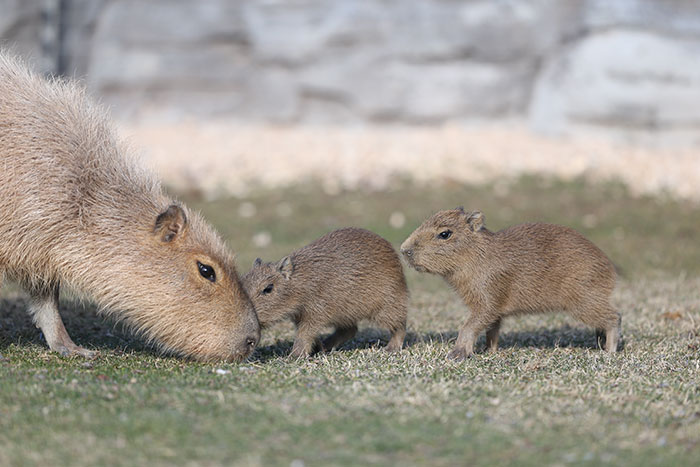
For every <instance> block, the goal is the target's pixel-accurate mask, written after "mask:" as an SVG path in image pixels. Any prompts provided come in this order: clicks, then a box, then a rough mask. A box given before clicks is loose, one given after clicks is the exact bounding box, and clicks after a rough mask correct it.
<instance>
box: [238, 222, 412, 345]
mask: <svg viewBox="0 0 700 467" xmlns="http://www.w3.org/2000/svg"><path fill="white" fill-rule="evenodd" d="M243 286H244V287H245V289H246V291H247V292H248V295H249V296H250V299H251V300H252V301H253V305H254V306H255V310H256V312H257V313H258V319H259V320H260V325H261V326H262V327H263V328H265V327H268V326H270V325H272V324H274V323H275V322H278V321H280V320H283V319H285V318H291V319H292V320H293V321H294V323H295V325H296V328H297V334H296V338H295V340H294V346H293V348H292V352H291V355H292V356H293V357H297V358H298V357H306V356H308V355H309V354H310V353H311V352H312V350H313V348H314V344H315V342H316V340H317V337H318V336H319V334H320V333H321V332H322V331H323V330H324V328H327V327H333V328H335V332H334V333H333V334H332V335H331V336H330V337H328V338H327V339H326V340H325V341H324V342H323V343H322V344H321V346H322V348H323V349H324V350H331V349H333V348H334V347H338V346H340V345H341V344H343V343H344V342H346V341H348V340H349V339H351V338H352V337H353V336H354V335H355V333H356V332H357V323H358V322H359V321H361V320H363V319H365V320H369V321H371V322H373V323H375V324H377V325H378V326H381V327H383V328H386V329H388V330H389V331H390V332H391V340H390V341H389V344H388V345H387V346H386V349H387V350H389V351H397V350H400V349H401V346H402V345H403V339H404V336H405V334H406V310H407V305H408V290H407V288H406V280H405V278H404V275H403V269H402V267H401V261H400V260H399V257H398V255H397V254H396V252H395V251H394V248H393V247H392V246H391V244H390V243H389V242H387V241H386V240H384V239H383V238H382V237H380V236H379V235H377V234H374V233H372V232H369V231H367V230H364V229H357V228H346V229H340V230H336V231H334V232H331V233H329V234H327V235H324V236H323V237H321V238H319V239H317V240H315V241H314V242H312V243H310V244H309V245H307V246H305V247H303V248H300V249H298V250H296V251H294V252H293V253H291V254H290V255H289V256H286V257H284V258H282V259H281V260H280V261H278V262H277V263H263V262H262V260H261V259H260V258H258V259H257V260H255V263H254V264H253V268H252V269H251V270H250V271H249V272H248V274H246V275H245V276H244V277H243Z"/></svg>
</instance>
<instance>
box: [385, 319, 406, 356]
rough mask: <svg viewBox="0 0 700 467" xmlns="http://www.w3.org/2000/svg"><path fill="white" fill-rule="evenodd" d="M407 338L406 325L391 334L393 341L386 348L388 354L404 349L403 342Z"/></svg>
mask: <svg viewBox="0 0 700 467" xmlns="http://www.w3.org/2000/svg"><path fill="white" fill-rule="evenodd" d="M405 337H406V325H405V324H404V325H402V326H400V327H398V328H396V329H393V330H392V332H391V339H389V343H388V344H387V345H386V347H384V350H386V351H387V352H398V351H400V350H401V348H402V347H403V340H404V338H405Z"/></svg>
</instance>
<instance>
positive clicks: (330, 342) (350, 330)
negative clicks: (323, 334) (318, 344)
mask: <svg viewBox="0 0 700 467" xmlns="http://www.w3.org/2000/svg"><path fill="white" fill-rule="evenodd" d="M356 333H357V325H352V326H345V327H339V328H337V329H336V330H335V332H334V333H333V334H331V335H330V336H328V337H327V338H326V339H324V340H323V350H324V351H326V352H330V351H331V350H333V349H335V348H336V347H340V346H341V345H343V344H344V343H346V342H347V341H349V340H350V339H352V338H353V337H355V334H356Z"/></svg>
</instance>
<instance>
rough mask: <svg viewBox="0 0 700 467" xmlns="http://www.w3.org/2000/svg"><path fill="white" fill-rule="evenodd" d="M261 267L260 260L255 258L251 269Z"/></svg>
mask: <svg viewBox="0 0 700 467" xmlns="http://www.w3.org/2000/svg"><path fill="white" fill-rule="evenodd" d="M261 265H262V258H255V261H253V267H257V266H261Z"/></svg>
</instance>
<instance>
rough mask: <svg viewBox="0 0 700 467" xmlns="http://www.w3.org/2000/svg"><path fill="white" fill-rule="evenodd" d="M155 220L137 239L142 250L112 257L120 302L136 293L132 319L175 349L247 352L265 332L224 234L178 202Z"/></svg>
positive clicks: (214, 355)
mask: <svg viewBox="0 0 700 467" xmlns="http://www.w3.org/2000/svg"><path fill="white" fill-rule="evenodd" d="M151 224H152V225H151V226H150V227H151V229H150V230H145V231H144V232H143V236H141V237H140V238H137V239H135V240H137V241H138V246H137V248H138V250H140V251H138V250H137V251H134V252H132V253H131V254H130V253H129V252H127V251H123V252H120V253H117V254H116V255H115V256H114V257H113V258H112V260H113V261H114V263H113V264H112V266H111V267H112V269H113V271H114V272H112V273H108V274H110V275H111V274H114V275H115V277H114V279H113V281H111V284H112V285H111V286H110V287H109V292H108V293H109V295H113V297H114V302H115V303H114V307H115V308H118V307H119V301H120V300H122V299H123V298H124V297H129V298H130V300H133V305H132V306H130V307H129V308H130V309H132V310H133V311H132V312H129V311H127V316H126V318H127V321H128V322H130V323H132V325H133V326H134V327H136V328H138V329H139V330H143V331H144V333H145V334H146V335H147V336H149V337H151V338H152V339H153V340H154V341H156V342H157V343H158V344H160V345H162V346H164V347H166V348H168V349H172V350H175V351H176V352H180V353H183V354H187V355H189V356H192V357H194V358H197V359H200V360H218V359H224V360H239V359H242V358H245V357H247V356H248V355H249V354H250V353H251V352H252V350H253V349H254V348H255V345H256V344H257V342H258V340H259V338H260V329H259V325H258V319H257V316H256V314H255V311H254V309H253V306H252V304H251V302H250V300H249V299H248V296H247V295H246V293H245V292H244V290H243V288H242V286H241V283H240V280H239V277H238V273H237V271H236V268H235V264H234V259H233V256H232V255H231V254H230V253H229V251H228V250H227V249H226V248H225V246H224V245H223V242H222V241H221V240H220V239H219V237H218V236H217V235H216V233H215V232H213V231H212V229H211V228H210V227H209V226H208V225H207V224H206V223H205V222H204V221H203V220H202V219H201V218H200V216H199V215H197V214H194V213H192V212H190V211H189V210H187V208H185V207H181V206H179V205H177V204H173V205H170V206H169V207H167V209H165V210H164V211H163V212H162V213H161V214H159V215H158V216H157V217H156V218H154V219H152V222H151ZM124 243H125V244H127V248H131V247H132V246H133V245H128V244H129V243H130V242H129V241H128V240H125V242H124ZM134 253H135V254H136V255H140V256H141V258H142V262H141V263H140V264H138V263H136V262H134V259H135V258H134V256H136V255H135V254H134ZM117 255H118V256H117ZM117 265H118V266H117ZM117 276H119V278H121V280H119V279H118V278H117Z"/></svg>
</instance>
